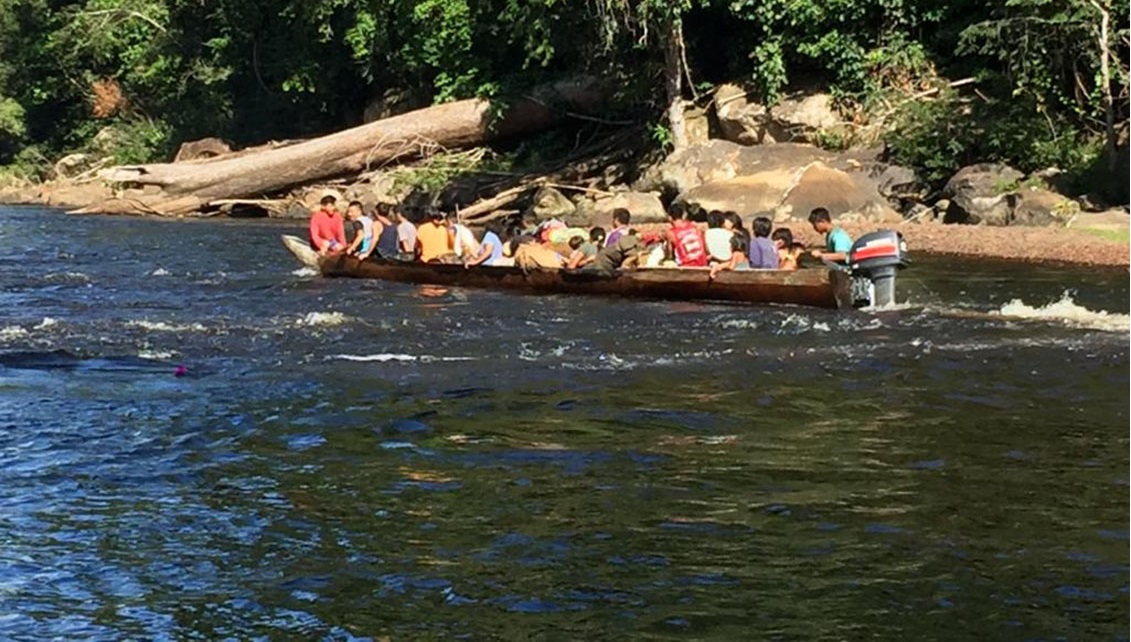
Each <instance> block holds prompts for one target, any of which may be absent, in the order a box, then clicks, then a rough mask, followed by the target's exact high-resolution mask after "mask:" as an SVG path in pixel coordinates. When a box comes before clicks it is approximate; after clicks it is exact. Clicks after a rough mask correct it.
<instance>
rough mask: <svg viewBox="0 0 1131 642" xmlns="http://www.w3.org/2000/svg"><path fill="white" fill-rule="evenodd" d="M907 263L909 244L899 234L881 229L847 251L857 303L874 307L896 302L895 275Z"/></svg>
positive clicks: (862, 237) (866, 236) (860, 240)
mask: <svg viewBox="0 0 1131 642" xmlns="http://www.w3.org/2000/svg"><path fill="white" fill-rule="evenodd" d="M907 263H908V259H907V243H906V242H905V241H904V240H903V235H902V234H900V233H899V232H896V231H894V230H880V231H879V232H872V233H871V234H865V235H864V236H861V237H860V238H859V240H857V241H856V242H855V243H853V244H852V249H851V250H850V251H849V252H848V269H849V270H850V271H851V272H852V276H853V277H854V278H853V288H852V295H853V299H854V300H855V301H854V302H855V303H856V304H857V305H860V304H863V305H870V306H874V307H884V306H888V305H892V304H893V303H895V274H896V272H897V271H899V270H901V269H903V268H905V267H907Z"/></svg>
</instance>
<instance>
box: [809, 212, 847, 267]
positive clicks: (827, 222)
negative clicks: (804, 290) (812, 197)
mask: <svg viewBox="0 0 1131 642" xmlns="http://www.w3.org/2000/svg"><path fill="white" fill-rule="evenodd" d="M809 224H810V225H812V226H813V229H814V230H815V231H816V232H817V233H819V234H824V235H825V249H823V250H813V251H812V252H810V254H812V255H813V257H814V258H818V259H821V260H822V261H832V262H833V263H845V262H847V261H848V253H849V252H850V251H851V250H852V237H851V236H849V235H848V232H845V231H844V230H842V229H840V228H839V227H833V220H832V217H831V216H829V211H828V210H827V209H825V208H823V207H818V208H817V209H815V210H813V211H812V212H809Z"/></svg>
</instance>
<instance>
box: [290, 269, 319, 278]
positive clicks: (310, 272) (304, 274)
mask: <svg viewBox="0 0 1131 642" xmlns="http://www.w3.org/2000/svg"><path fill="white" fill-rule="evenodd" d="M291 274H293V275H295V276H297V277H299V278H304V279H305V278H310V277H312V276H318V270H315V269H314V268H309V267H301V268H299V269H297V270H295V271H294V272H291Z"/></svg>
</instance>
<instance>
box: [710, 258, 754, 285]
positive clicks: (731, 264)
mask: <svg viewBox="0 0 1131 642" xmlns="http://www.w3.org/2000/svg"><path fill="white" fill-rule="evenodd" d="M745 258H746V255H744V254H743V253H742V252H731V253H730V260H727V261H723V262H722V263H716V264H714V265H712V266H711V278H712V279H713V278H715V277H716V276H718V275H719V272H725V271H727V270H733V269H734V268H735V267H737V266H738V264H739V263H741V262H742V261H743V260H744V259H745Z"/></svg>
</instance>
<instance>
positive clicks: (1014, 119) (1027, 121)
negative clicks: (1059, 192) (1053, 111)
mask: <svg viewBox="0 0 1131 642" xmlns="http://www.w3.org/2000/svg"><path fill="white" fill-rule="evenodd" d="M885 142H886V143H887V146H888V149H889V151H890V153H891V156H892V158H893V160H894V161H895V162H897V163H900V164H904V165H909V166H912V167H916V168H918V169H920V171H922V173H923V177H924V178H925V179H926V180H927V181H929V182H931V183H934V184H935V185H940V184H941V183H942V182H944V181H945V180H946V179H947V178H948V177H949V176H950V175H951V174H953V173H954V171H955V170H957V169H958V168H960V167H962V166H964V165H969V164H972V163H975V162H1001V163H1007V164H1009V165H1012V166H1014V167H1016V168H1017V169H1019V170H1021V171H1023V172H1026V173H1028V172H1033V171H1036V170H1039V169H1043V168H1046V167H1057V168H1059V169H1061V170H1063V171H1065V172H1067V173H1068V174H1069V176H1070V177H1076V178H1077V179H1078V180H1079V181H1084V177H1085V176H1086V175H1087V174H1088V172H1089V170H1090V168H1091V166H1092V165H1094V163H1095V161H1096V160H1097V158H1098V156H1099V152H1100V146H1099V140H1098V138H1097V137H1096V136H1095V135H1081V134H1079V133H1078V132H1077V131H1076V130H1075V129H1073V128H1072V127H1071V126H1070V125H1069V123H1067V122H1065V121H1064V120H1063V119H1062V120H1061V121H1060V122H1057V121H1052V120H1049V119H1047V118H1046V117H1045V115H1043V114H1042V113H1041V110H1040V109H1039V107H1038V106H1037V105H1034V104H1033V103H1031V102H1028V103H1027V102H1025V101H1012V100H1010V101H994V102H984V101H981V100H979V101H965V100H962V99H961V98H960V97H959V96H958V95H957V94H955V93H954V92H944V93H943V94H942V95H941V96H940V97H939V99H938V100H934V101H928V102H917V101H911V102H909V103H907V104H906V105H905V106H904V107H903V108H902V109H901V111H900V114H899V117H898V120H897V123H896V125H895V127H893V128H892V130H891V131H890V132H889V133H888V135H887V137H886V140H885ZM1001 187H1002V190H1003V191H1009V190H1011V189H1015V188H1016V187H1017V186H1016V185H1003V186H1001Z"/></svg>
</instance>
